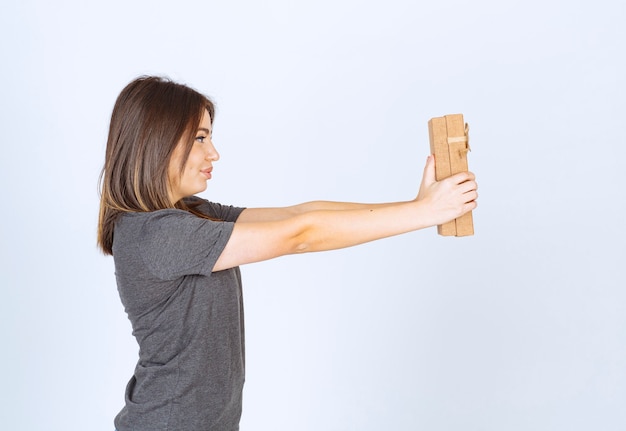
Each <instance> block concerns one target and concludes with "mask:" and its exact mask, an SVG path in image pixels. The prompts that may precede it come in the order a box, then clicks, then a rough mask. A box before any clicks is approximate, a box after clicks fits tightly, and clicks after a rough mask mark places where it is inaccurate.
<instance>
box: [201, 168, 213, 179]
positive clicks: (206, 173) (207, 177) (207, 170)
mask: <svg viewBox="0 0 626 431" xmlns="http://www.w3.org/2000/svg"><path fill="white" fill-rule="evenodd" d="M212 171H213V168H209V169H203V170H201V171H200V172H202V174H203V175H204V176H205V177H206V179H207V180H210V179H211V177H212V175H211V172H212Z"/></svg>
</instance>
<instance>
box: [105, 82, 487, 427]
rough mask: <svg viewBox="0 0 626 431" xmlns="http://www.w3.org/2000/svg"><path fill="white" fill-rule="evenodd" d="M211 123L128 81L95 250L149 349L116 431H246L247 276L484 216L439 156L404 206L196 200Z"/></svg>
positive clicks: (468, 186) (181, 101)
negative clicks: (266, 265) (249, 267)
mask: <svg viewBox="0 0 626 431" xmlns="http://www.w3.org/2000/svg"><path fill="white" fill-rule="evenodd" d="M213 119H214V108H213V104H212V103H211V101H210V100H209V99H208V98H206V97H205V96H203V95H201V94H199V93H198V92H196V91H194V90H193V89H191V88H189V87H187V86H184V85H181V84H177V83H174V82H171V81H169V80H166V79H163V78H159V77H141V78H138V79H136V80H134V81H133V82H131V83H130V84H129V85H128V86H126V88H124V90H123V91H122V92H121V94H120V95H119V97H118V99H117V101H116V103H115V107H114V109H113V113H112V116H111V124H110V129H109V136H108V142H107V148H106V159H105V163H104V168H103V170H102V174H101V201H100V219H99V226H98V244H99V246H100V248H101V249H102V251H103V252H104V253H105V254H109V255H113V258H114V262H115V276H116V279H117V286H118V291H119V294H120V298H121V300H122V303H123V305H124V307H125V310H126V312H127V314H128V318H129V319H130V321H131V324H132V327H133V335H134V336H135V337H136V339H137V342H138V344H139V360H138V362H137V365H136V368H135V372H134V375H133V376H132V378H131V379H130V381H129V383H128V386H127V388H126V403H125V406H124V408H123V409H122V410H121V412H120V413H119V414H118V415H117V417H116V418H115V426H116V428H117V430H118V431H131V430H132V431H143V430H150V431H157V430H175V431H186V430H189V431H192V430H193V431H200V430H228V431H232V430H237V429H239V425H238V424H239V418H240V416H241V401H242V390H243V383H244V332H243V327H244V326H243V308H242V291H241V277H240V272H239V269H238V266H239V265H242V264H246V263H251V262H258V261H262V260H266V259H272V258H275V257H278V256H283V255H287V254H295V253H305V252H312V251H323V250H332V249H338V248H342V247H349V246H353V245H357V244H362V243H365V242H368V241H373V240H377V239H380V238H385V237H389V236H392V235H398V234H402V233H405V232H410V231H414V230H417V229H421V228H425V227H429V226H434V225H437V224H441V223H444V222H447V221H449V220H451V219H453V218H456V217H458V216H460V215H461V214H464V213H465V212H467V211H470V210H473V209H474V208H476V198H477V196H478V195H477V192H476V189H477V185H476V182H475V181H474V175H473V174H471V173H462V174H458V175H454V176H452V177H450V178H448V179H446V180H443V181H439V182H437V181H435V172H434V168H435V165H434V163H435V161H434V159H433V157H432V156H431V157H429V158H428V160H427V162H426V167H425V169H424V174H423V178H422V184H421V186H420V189H419V193H418V195H417V197H416V198H415V199H413V200H410V201H407V202H396V203H388V204H357V203H342V202H326V201H316V202H308V203H303V204H300V205H295V206H291V207H285V208H245V209H244V208H236V207H233V206H226V205H222V204H219V203H214V202H209V201H207V200H204V199H200V198H198V197H195V196H194V195H195V194H197V193H200V192H202V191H204V190H205V189H206V187H207V181H209V180H210V179H211V176H212V170H213V163H214V162H216V161H217V160H218V159H219V154H218V152H217V150H216V149H215V147H214V146H213V142H212V141H211V132H212V123H213Z"/></svg>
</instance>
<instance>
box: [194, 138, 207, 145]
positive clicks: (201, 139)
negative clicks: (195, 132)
mask: <svg viewBox="0 0 626 431" xmlns="http://www.w3.org/2000/svg"><path fill="white" fill-rule="evenodd" d="M205 139H206V136H196V141H198V142H200V143H201V144H203V143H204V140H205Z"/></svg>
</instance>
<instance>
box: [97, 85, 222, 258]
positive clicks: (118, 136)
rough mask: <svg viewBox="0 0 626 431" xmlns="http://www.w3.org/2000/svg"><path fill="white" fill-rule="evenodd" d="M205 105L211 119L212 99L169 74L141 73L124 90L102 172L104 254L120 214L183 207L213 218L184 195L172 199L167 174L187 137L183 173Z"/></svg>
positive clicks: (113, 117)
mask: <svg viewBox="0 0 626 431" xmlns="http://www.w3.org/2000/svg"><path fill="white" fill-rule="evenodd" d="M205 110H206V111H207V112H208V113H209V115H210V116H211V123H212V122H213V118H214V115H215V108H214V105H213V103H212V102H211V100H209V99H208V98H207V97H206V96H204V95H202V94H200V93H198V92H197V91H195V90H193V89H192V88H189V87H187V86H185V85H182V84H177V83H175V82H172V81H170V80H169V79H166V78H161V77H152V76H142V77H139V78H137V79H135V80H134V81H132V82H131V83H130V84H128V85H127V86H126V87H125V88H124V89H123V90H122V92H121V93H120V95H119V96H118V98H117V101H116V102H115V106H114V108H113V113H112V115H111V124H110V126H109V137H108V140H107V146H106V154H105V161H104V167H103V168H102V172H101V173H100V217H99V222H98V246H99V247H100V248H101V249H102V251H103V252H104V253H105V254H111V255H112V254H113V229H114V225H115V221H116V220H117V217H118V216H119V215H120V214H121V213H124V212H147V211H156V210H160V209H166V208H179V209H184V210H187V211H190V212H192V213H194V214H196V215H198V216H200V217H205V218H208V217H207V216H205V215H203V214H202V213H200V212H198V211H195V210H194V209H193V208H190V207H188V206H187V205H186V204H185V203H184V202H183V201H182V200H181V201H178V202H176V203H172V202H171V201H170V198H169V194H168V186H169V183H168V175H167V172H168V166H169V163H170V159H171V157H172V153H173V152H174V149H175V148H176V146H177V145H178V143H179V142H180V141H181V139H184V142H186V148H185V152H184V153H183V163H182V166H181V167H180V172H181V173H182V171H183V169H184V166H185V163H186V161H187V157H188V156H189V152H190V151H191V147H192V145H193V142H194V137H195V133H196V130H197V129H198V127H199V126H200V121H201V120H202V115H203V113H204V112H205Z"/></svg>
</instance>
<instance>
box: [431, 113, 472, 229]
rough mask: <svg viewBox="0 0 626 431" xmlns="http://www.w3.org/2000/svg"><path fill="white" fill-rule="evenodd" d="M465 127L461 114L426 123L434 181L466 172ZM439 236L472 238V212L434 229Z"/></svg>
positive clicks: (466, 138)
mask: <svg viewBox="0 0 626 431" xmlns="http://www.w3.org/2000/svg"><path fill="white" fill-rule="evenodd" d="M468 130H469V127H468V125H467V123H465V122H464V121H463V114H453V115H446V116H444V117H436V118H431V119H430V121H428V135H429V136H430V152H431V153H432V154H434V155H435V177H436V179H437V181H441V180H443V179H444V178H447V177H449V176H451V175H454V174H458V173H459V172H466V171H467V170H468V169H467V152H468V151H469V135H468ZM437 232H438V233H439V235H444V236H468V235H474V222H473V219H472V212H471V211H470V212H468V213H465V214H463V215H462V216H461V217H459V218H457V219H455V220H452V221H449V222H448V223H445V224H442V225H439V226H437Z"/></svg>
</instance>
